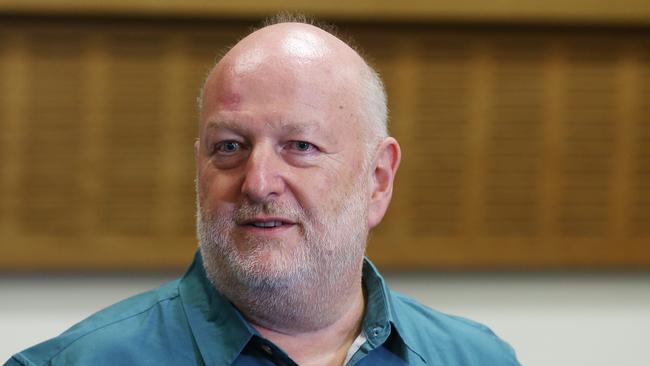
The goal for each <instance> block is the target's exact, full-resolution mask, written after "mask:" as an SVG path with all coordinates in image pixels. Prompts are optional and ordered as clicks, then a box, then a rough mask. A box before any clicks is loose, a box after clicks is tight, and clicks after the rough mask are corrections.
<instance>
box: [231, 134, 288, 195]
mask: <svg viewBox="0 0 650 366" xmlns="http://www.w3.org/2000/svg"><path fill="white" fill-rule="evenodd" d="M282 169H283V162H282V159H281V157H280V156H278V154H277V153H276V151H275V150H274V149H273V148H272V146H268V145H264V144H260V145H257V146H255V147H254V148H253V150H252V151H251V153H250V155H249V157H248V161H247V162H246V171H245V173H244V174H245V176H244V182H243V183H242V193H243V194H244V195H246V196H247V197H248V198H249V199H250V200H251V201H253V202H265V201H267V200H269V198H274V197H277V196H280V195H281V194H282V193H283V192H284V190H285V182H284V179H283V177H282V174H283V172H282Z"/></svg>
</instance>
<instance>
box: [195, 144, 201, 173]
mask: <svg viewBox="0 0 650 366" xmlns="http://www.w3.org/2000/svg"><path fill="white" fill-rule="evenodd" d="M200 149H201V142H200V140H199V138H198V137H197V138H196V139H195V140H194V163H195V165H196V168H197V169H198V168H199V153H200Z"/></svg>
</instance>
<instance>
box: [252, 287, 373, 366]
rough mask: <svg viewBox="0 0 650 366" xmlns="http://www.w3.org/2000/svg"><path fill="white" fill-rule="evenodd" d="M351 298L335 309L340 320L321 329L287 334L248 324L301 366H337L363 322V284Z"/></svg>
mask: <svg viewBox="0 0 650 366" xmlns="http://www.w3.org/2000/svg"><path fill="white" fill-rule="evenodd" d="M351 295H352V296H349V297H347V299H346V300H347V301H345V302H344V303H341V304H340V305H339V306H336V308H337V309H338V317H337V318H336V319H335V320H334V321H333V322H331V323H330V324H328V325H325V326H323V327H321V328H319V329H314V330H308V331H291V330H289V331H287V329H273V328H270V327H266V326H264V325H259V324H258V323H257V322H255V319H249V320H250V321H251V322H252V324H253V326H254V327H255V329H257V331H258V332H259V333H260V334H261V335H262V336H263V337H264V338H266V339H268V340H270V341H272V342H273V343H275V344H276V345H278V346H279V347H281V348H282V349H283V350H284V351H285V352H287V354H288V355H289V356H290V357H291V358H292V359H293V360H294V361H296V362H297V363H298V364H299V365H337V366H338V365H342V364H343V361H344V360H345V356H346V355H347V352H348V349H349V348H350V346H351V345H352V343H353V342H354V340H355V339H356V337H357V336H358V335H359V333H360V332H361V325H362V322H363V314H364V309H365V300H364V294H363V291H362V287H361V286H360V284H359V286H358V287H356V288H355V291H353V293H352V294H351ZM330 305H331V303H330Z"/></svg>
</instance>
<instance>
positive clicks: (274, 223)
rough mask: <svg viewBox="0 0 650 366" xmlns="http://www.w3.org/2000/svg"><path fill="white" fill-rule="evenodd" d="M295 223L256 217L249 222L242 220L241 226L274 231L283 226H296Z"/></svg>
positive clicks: (248, 220)
mask: <svg viewBox="0 0 650 366" xmlns="http://www.w3.org/2000/svg"><path fill="white" fill-rule="evenodd" d="M294 224H295V222H293V221H291V220H288V219H284V218H277V217H255V218H251V219H247V220H242V221H241V222H240V223H239V225H242V226H252V227H256V228H260V229H274V228H279V227H283V226H290V225H294Z"/></svg>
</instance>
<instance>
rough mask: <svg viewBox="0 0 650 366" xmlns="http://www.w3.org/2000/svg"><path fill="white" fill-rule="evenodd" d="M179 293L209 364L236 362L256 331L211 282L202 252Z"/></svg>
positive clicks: (198, 253) (187, 273)
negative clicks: (206, 271) (204, 266)
mask: <svg viewBox="0 0 650 366" xmlns="http://www.w3.org/2000/svg"><path fill="white" fill-rule="evenodd" d="M179 292H180V296H181V301H182V302H183V308H184V309H185V315H186V317H187V320H188V322H189V324H190V328H191V329H192V333H193V335H194V339H195V340H196V344H197V347H198V349H199V351H200V352H201V356H202V357H203V360H204V361H205V364H206V365H230V364H232V363H233V362H234V361H235V359H236V358H237V357H238V356H239V354H240V353H241V352H242V350H243V349H244V347H245V346H246V344H247V343H248V342H249V341H250V339H251V338H252V336H253V334H255V331H254V330H253V328H252V327H251V326H250V325H249V324H248V322H246V320H244V318H243V317H242V315H241V314H240V313H239V311H237V309H235V307H234V306H233V305H232V304H231V303H230V301H228V299H227V298H226V297H225V296H223V295H222V294H221V293H219V291H217V290H216V289H215V288H214V286H213V285H212V283H210V281H209V280H208V278H207V276H206V274H205V270H204V268H203V259H202V258H201V254H200V252H199V251H197V252H196V254H195V255H194V261H193V262H192V265H191V266H190V268H189V269H188V270H187V272H186V273H185V275H184V276H183V278H182V279H181V281H180V284H179Z"/></svg>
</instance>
